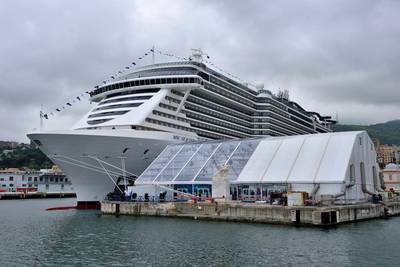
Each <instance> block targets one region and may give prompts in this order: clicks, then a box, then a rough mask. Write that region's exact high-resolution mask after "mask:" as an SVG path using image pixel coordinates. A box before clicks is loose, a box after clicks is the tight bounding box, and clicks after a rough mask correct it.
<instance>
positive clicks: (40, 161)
mask: <svg viewBox="0 0 400 267" xmlns="http://www.w3.org/2000/svg"><path fill="white" fill-rule="evenodd" d="M51 166H53V163H52V162H51V161H50V160H49V159H48V158H47V156H46V155H45V154H43V152H42V151H40V150H39V149H38V148H36V147H35V146H31V145H28V144H23V143H17V142H6V141H0V169H4V168H28V169H32V170H39V169H47V168H51Z"/></svg>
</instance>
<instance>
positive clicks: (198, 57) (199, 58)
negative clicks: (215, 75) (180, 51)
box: [190, 48, 207, 63]
mask: <svg viewBox="0 0 400 267" xmlns="http://www.w3.org/2000/svg"><path fill="white" fill-rule="evenodd" d="M203 56H207V54H206V53H204V52H203V50H201V49H200V48H197V49H195V48H193V49H192V55H191V56H190V60H192V61H195V62H198V63H202V62H203Z"/></svg>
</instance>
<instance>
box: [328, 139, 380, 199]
mask: <svg viewBox="0 0 400 267" xmlns="http://www.w3.org/2000/svg"><path fill="white" fill-rule="evenodd" d="M362 163H363V164H362ZM351 165H353V166H354V178H355V179H354V183H353V184H354V185H353V186H348V187H347V188H346V191H345V194H344V195H343V196H341V197H339V198H338V201H337V202H338V203H359V202H364V201H368V200H369V199H371V197H372V196H371V195H370V194H368V193H366V192H363V189H362V178H361V176H362V170H361V169H362V167H364V173H365V182H366V188H367V190H368V191H369V192H371V193H372V192H373V193H377V188H379V187H380V186H381V185H380V183H379V179H376V183H377V184H376V185H374V174H373V172H374V170H375V171H376V175H378V173H377V172H378V170H379V169H378V164H377V162H376V151H375V148H374V145H373V143H372V141H371V139H370V138H369V136H368V134H367V133H366V132H360V133H358V134H357V135H356V138H355V140H354V144H353V149H352V153H351V157H350V159H349V161H348V166H347V168H346V176H345V180H344V181H345V184H346V185H350V184H352V182H351V179H350V175H351V170H350V169H351V168H352V167H351ZM376 187H377V188H376ZM321 188H322V186H321Z"/></svg>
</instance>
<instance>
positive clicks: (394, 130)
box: [333, 120, 400, 145]
mask: <svg viewBox="0 0 400 267" xmlns="http://www.w3.org/2000/svg"><path fill="white" fill-rule="evenodd" d="M333 130H334V131H335V132H341V131H362V130H365V131H367V132H368V134H369V136H370V137H371V138H378V139H379V141H380V142H381V144H388V145H400V120H394V121H388V122H385V123H378V124H372V125H369V126H362V125H344V124H338V125H334V126H333Z"/></svg>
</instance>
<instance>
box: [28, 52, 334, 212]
mask: <svg viewBox="0 0 400 267" xmlns="http://www.w3.org/2000/svg"><path fill="white" fill-rule="evenodd" d="M90 101H92V102H94V103H96V105H95V106H94V107H93V108H92V109H91V110H90V111H89V112H88V113H87V114H86V115H85V116H83V118H82V119H81V120H80V121H78V122H77V123H76V124H75V125H74V126H73V128H72V129H70V130H63V131H52V132H39V133H30V134H28V137H29V138H30V139H31V140H32V141H33V142H35V143H36V144H37V145H38V147H39V148H40V149H41V150H42V151H43V152H44V153H45V154H46V155H47V156H48V157H49V158H50V159H52V160H53V161H54V163H56V164H57V165H59V166H60V167H61V169H62V170H63V171H64V172H65V173H66V174H67V175H68V176H69V177H71V178H72V182H73V185H74V187H75V190H76V193H77V200H78V206H82V207H84V206H86V205H90V204H96V203H98V201H101V200H102V199H103V198H104V197H105V196H106V195H107V193H109V192H111V191H113V190H114V188H115V186H116V184H117V183H118V182H119V179H121V177H127V176H129V177H131V178H134V177H137V176H138V175H140V174H141V173H142V172H143V170H144V169H145V168H146V167H147V166H148V165H149V164H150V163H151V162H152V161H153V160H154V159H155V158H156V157H157V156H158V154H159V153H160V152H161V151H162V150H163V149H164V148H165V147H166V146H167V145H168V144H172V143H179V142H190V141H197V140H208V139H230V138H246V137H247V138H248V137H257V136H284V135H300V134H310V133H325V132H330V131H331V129H330V126H331V125H332V124H334V123H335V121H334V120H332V119H331V117H329V116H321V115H320V114H318V113H317V112H310V111H306V110H304V109H303V108H302V107H301V106H300V105H299V104H297V103H295V102H293V101H290V100H289V97H288V94H287V93H284V92H280V93H278V94H276V95H275V94H273V93H271V91H269V90H266V89H264V86H263V85H262V84H260V85H257V86H256V87H253V86H250V85H249V84H247V83H244V82H240V81H238V80H237V79H234V78H232V77H230V76H229V75H227V74H225V73H224V72H222V71H217V70H216V69H215V68H213V67H211V66H210V64H208V63H207V62H206V60H205V57H204V54H203V52H202V51H201V50H198V49H194V50H193V52H192V55H191V57H190V58H189V59H188V60H185V61H178V62H167V63H159V64H152V65H148V66H144V67H141V68H136V69H135V70H132V71H130V72H127V73H125V74H124V75H121V76H120V77H118V78H115V79H114V80H113V81H112V82H110V83H107V84H103V85H102V86H96V87H95V88H94V90H92V91H91V92H90ZM124 180H125V181H126V179H124Z"/></svg>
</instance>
